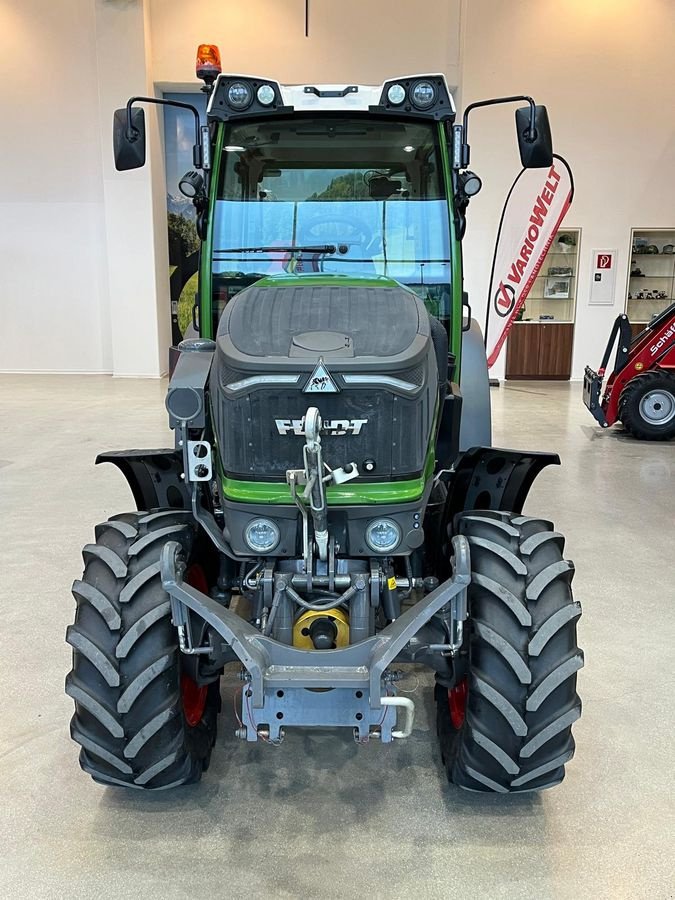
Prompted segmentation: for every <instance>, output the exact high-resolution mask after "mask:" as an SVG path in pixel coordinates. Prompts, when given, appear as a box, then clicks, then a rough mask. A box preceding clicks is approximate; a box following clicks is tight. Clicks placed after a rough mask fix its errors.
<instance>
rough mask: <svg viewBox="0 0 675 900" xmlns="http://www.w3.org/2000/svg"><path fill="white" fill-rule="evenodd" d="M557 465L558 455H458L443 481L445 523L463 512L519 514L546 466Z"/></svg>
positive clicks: (486, 451) (492, 450) (475, 451)
mask: <svg viewBox="0 0 675 900" xmlns="http://www.w3.org/2000/svg"><path fill="white" fill-rule="evenodd" d="M551 465H554V466H559V465H560V457H559V456H558V454H557V453H538V452H534V451H524V450H501V449H499V448H498V447H473V448H472V449H471V450H467V451H465V452H464V453H462V454H460V456H459V457H458V459H457V461H456V463H455V465H454V466H453V467H452V469H451V471H450V472H448V473H447V475H446V477H445V478H444V480H445V481H446V483H447V488H448V496H447V500H446V507H445V521H446V522H447V523H451V522H452V520H453V518H454V516H455V515H456V514H457V513H460V512H463V511H464V510H466V509H495V510H504V511H507V512H515V513H521V512H522V511H523V505H524V503H525V500H526V498H527V495H528V493H529V491H530V488H531V487H532V484H533V482H534V480H535V478H536V477H537V475H539V473H540V472H541V471H542V469H544V468H545V467H546V466H551Z"/></svg>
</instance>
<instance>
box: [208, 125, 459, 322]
mask: <svg viewBox="0 0 675 900" xmlns="http://www.w3.org/2000/svg"><path fill="white" fill-rule="evenodd" d="M441 139H442V135H441V134H439V127H438V124H437V123H436V122H433V121H431V122H427V121H420V120H415V119H413V120H405V119H403V118H398V117H393V116H387V117H382V116H377V117H376V116H372V115H370V114H368V113H360V114H359V113H356V112H349V113H347V114H339V113H336V112H321V113H313V114H311V115H309V114H307V113H305V112H300V113H296V114H294V115H285V116H283V117H281V118H279V117H277V116H269V115H268V116H267V118H264V117H261V118H251V119H249V120H243V121H234V122H228V123H226V124H225V126H224V129H223V131H222V140H220V141H219V142H218V146H217V147H216V158H215V162H214V178H215V179H216V186H215V193H214V196H215V205H214V213H213V224H212V237H211V243H212V249H211V278H212V286H211V290H212V310H213V316H214V326H215V325H216V322H215V320H216V319H218V318H219V317H220V314H221V312H222V309H223V307H224V305H225V304H226V303H227V301H228V300H229V299H230V297H232V296H233V294H235V293H237V292H238V291H240V290H241V289H242V288H243V287H246V286H248V285H250V284H252V283H253V282H254V281H256V280H257V279H259V278H263V277H269V276H283V275H285V274H292V275H294V276H299V275H305V274H311V275H323V276H325V278H326V279H327V280H330V279H331V278H332V277H333V276H338V277H337V279H336V281H337V282H340V281H344V278H345V276H346V277H349V278H352V279H373V278H375V277H378V276H386V277H387V278H389V279H393V280H395V281H397V282H399V283H400V284H402V285H407V286H409V287H410V288H411V289H412V290H413V291H414V292H415V293H416V294H417V295H418V296H419V297H420V299H421V300H422V301H423V303H424V304H425V306H426V307H427V309H428V310H429V312H431V313H432V314H433V315H434V316H436V317H437V318H439V319H440V320H441V322H443V324H444V325H445V326H446V328H448V327H449V323H450V315H451V305H452V304H451V284H452V275H451V271H452V258H451V252H452V251H451V247H452V237H451V209H450V206H449V202H448V193H449V190H448V186H447V171H445V170H444V164H443V153H442V150H441Z"/></svg>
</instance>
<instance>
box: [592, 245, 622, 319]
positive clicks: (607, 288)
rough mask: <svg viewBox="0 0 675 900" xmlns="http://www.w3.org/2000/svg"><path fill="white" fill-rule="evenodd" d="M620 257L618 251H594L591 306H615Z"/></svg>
mask: <svg viewBox="0 0 675 900" xmlns="http://www.w3.org/2000/svg"><path fill="white" fill-rule="evenodd" d="M618 255H619V254H618V251H617V250H593V255H592V260H593V265H592V268H591V289H590V291H589V292H588V303H589V305H590V306H614V298H615V296H616V265H617V259H618Z"/></svg>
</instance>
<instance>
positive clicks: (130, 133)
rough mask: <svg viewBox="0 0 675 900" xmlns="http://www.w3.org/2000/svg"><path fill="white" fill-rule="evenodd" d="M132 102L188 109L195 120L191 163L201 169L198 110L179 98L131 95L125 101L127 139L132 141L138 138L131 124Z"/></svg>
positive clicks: (202, 153)
mask: <svg viewBox="0 0 675 900" xmlns="http://www.w3.org/2000/svg"><path fill="white" fill-rule="evenodd" d="M134 103H155V104H156V105H157V106H175V107H178V109H189V110H190V112H191V113H192V115H193V116H194V120H195V142H194V146H193V148H192V164H193V165H194V166H195V167H196V168H197V169H201V168H203V165H204V149H203V146H202V132H201V126H200V123H199V111H198V110H197V109H196V108H195V107H194V106H192V104H191V103H182V102H181V101H180V100H160V99H159V98H158V97H131V98H130V99H129V100H128V101H127V140H128V141H130V142H131V143H133V142H134V141H136V140H138V136H139V135H138V129H136V128H134V126H133V125H132V124H131V108H132V106H133V105H134Z"/></svg>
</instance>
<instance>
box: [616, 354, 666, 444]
mask: <svg viewBox="0 0 675 900" xmlns="http://www.w3.org/2000/svg"><path fill="white" fill-rule="evenodd" d="M619 419H620V420H621V421H622V422H623V424H624V426H625V428H626V429H627V430H628V431H630V433H631V434H633V435H634V436H635V437H636V438H640V439H642V440H643V441H667V440H670V438H673V437H675V377H673V376H672V375H669V374H668V373H667V372H663V371H658V370H654V371H652V372H644V373H643V374H642V375H636V376H635V378H632V379H631V380H630V381H629V382H628V384H627V385H626V387H625V388H624V389H623V390H622V391H621V396H620V397H619Z"/></svg>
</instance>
